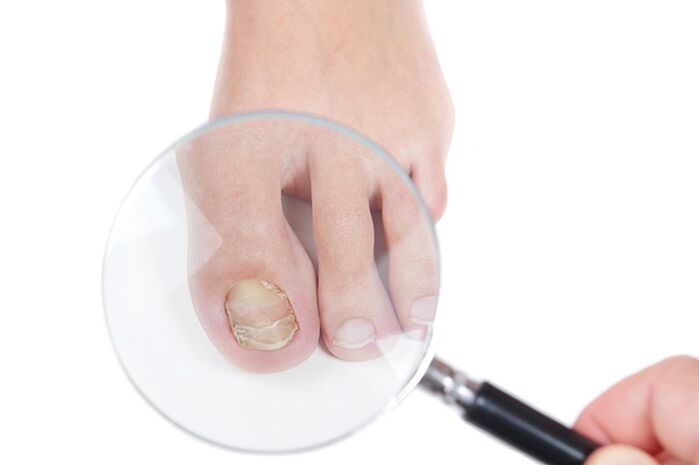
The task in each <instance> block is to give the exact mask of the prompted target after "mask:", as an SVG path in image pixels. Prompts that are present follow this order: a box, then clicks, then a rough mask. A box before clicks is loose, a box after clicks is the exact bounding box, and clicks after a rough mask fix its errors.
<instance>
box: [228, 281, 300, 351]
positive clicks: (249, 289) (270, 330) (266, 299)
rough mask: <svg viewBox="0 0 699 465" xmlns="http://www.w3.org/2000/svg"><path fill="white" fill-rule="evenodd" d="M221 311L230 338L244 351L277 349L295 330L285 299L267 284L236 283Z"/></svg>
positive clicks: (286, 298) (284, 295) (292, 312)
mask: <svg viewBox="0 0 699 465" xmlns="http://www.w3.org/2000/svg"><path fill="white" fill-rule="evenodd" d="M225 307H226V315H228V323H229V324H230V326H231V330H232V331H233V335H234V336H235V339H236V341H238V344H239V345H240V346H241V347H244V348H246V349H254V350H265V351H270V350H277V349H281V348H282V347H284V346H286V345H287V344H288V343H289V342H290V341H291V339H292V338H293V337H294V334H296V331H297V330H298V324H297V323H296V317H295V315H294V309H293V308H292V306H291V302H290V301H289V298H288V297H287V295H286V294H285V293H284V291H282V290H281V289H280V288H279V287H278V286H276V285H275V284H272V283H270V282H268V281H264V280H261V279H246V280H244V281H240V282H238V283H236V284H235V286H233V287H232V288H231V290H230V291H228V295H227V296H226V303H225Z"/></svg>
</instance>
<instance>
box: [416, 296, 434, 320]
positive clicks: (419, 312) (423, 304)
mask: <svg viewBox="0 0 699 465" xmlns="http://www.w3.org/2000/svg"><path fill="white" fill-rule="evenodd" d="M436 311H437V296H434V295H431V296H428V297H422V298H420V299H417V300H416V301H415V302H413V304H412V305H411V306H410V321H411V322H412V323H414V324H416V325H430V324H432V322H433V321H434V315H435V313H436Z"/></svg>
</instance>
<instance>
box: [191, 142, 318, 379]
mask: <svg viewBox="0 0 699 465" xmlns="http://www.w3.org/2000/svg"><path fill="white" fill-rule="evenodd" d="M230 146H231V145H230V144H228V147H230ZM234 146H235V145H234ZM237 147H238V148H237V150H232V149H230V148H227V150H226V153H228V152H234V153H235V152H237V153H235V155H234V156H233V157H231V158H230V159H226V160H222V159H221V157H223V156H222V155H220V153H215V152H216V151H215V150H211V147H208V146H207V147H204V148H202V147H201V146H199V147H197V149H196V150H194V152H193V153H192V154H191V156H189V155H190V154H188V153H186V152H185V153H184V154H178V164H179V167H180V172H181V174H182V178H183V182H184V185H185V192H186V197H187V199H186V203H187V214H188V220H189V247H188V254H189V257H188V262H189V278H190V279H189V282H190V286H189V287H190V293H191V295H192V301H193V304H194V307H195V310H196V313H197V316H198V318H199V321H200V322H201V324H202V327H203V328H204V330H205V331H206V333H207V335H208V336H209V338H210V339H211V341H212V342H213V343H214V345H215V346H216V347H217V349H218V350H219V351H220V352H221V353H222V354H223V355H224V356H226V357H227V358H228V359H229V360H231V361H232V362H233V363H234V364H236V365H237V366H239V367H241V368H244V369H246V370H251V371H266V372H269V371H280V370H284V369H287V368H291V367H293V366H295V365H298V364H299V363H301V362H303V361H304V360H305V359H306V358H308V357H309V356H310V354H311V353H312V352H313V350H314V349H315V347H316V346H317V343H318V338H319V320H318V310H317V300H316V288H315V273H314V270H313V265H312V264H311V262H310V259H309V258H308V255H307V254H306V252H305V250H304V248H303V246H302V245H301V243H300V242H299V240H298V238H297V237H296V235H295V234H294V232H293V231H292V229H291V228H290V227H289V225H288V223H287V222H286V219H285V217H284V214H283V211H282V203H281V192H280V189H279V177H278V176H275V169H274V164H273V163H271V162H270V160H266V163H265V166H266V167H267V168H268V170H267V171H261V170H259V169H258V168H257V164H256V162H255V158H252V161H251V160H250V159H248V160H246V156H245V154H246V151H245V146H242V147H241V146H237ZM248 155H250V154H248ZM248 158H249V157H248Z"/></svg>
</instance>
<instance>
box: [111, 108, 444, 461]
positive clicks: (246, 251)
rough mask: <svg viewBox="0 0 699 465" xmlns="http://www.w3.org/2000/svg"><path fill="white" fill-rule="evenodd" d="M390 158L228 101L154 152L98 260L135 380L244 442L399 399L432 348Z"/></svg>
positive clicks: (270, 444) (176, 412) (322, 433)
mask: <svg viewBox="0 0 699 465" xmlns="http://www.w3.org/2000/svg"><path fill="white" fill-rule="evenodd" d="M396 155H397V156H398V157H399V158H400V155H401V154H396ZM404 168H405V166H401V164H400V163H399V162H398V161H396V160H395V159H393V158H391V157H390V156H388V155H387V154H386V152H384V151H383V150H382V149H381V148H380V147H379V146H377V145H376V144H374V143H373V142H371V141H370V140H368V139H367V138H365V137H364V136H362V135H361V134H359V133H357V132H355V131H353V130H351V129H349V128H346V127H344V126H341V125H338V124H336V123H334V122H331V121H328V120H325V119H321V118H317V117H314V116H309V115H305V114H297V113H292V112H255V113H246V114H238V115H233V116H230V117H227V118H224V119H222V120H218V121H216V122H214V123H211V124H209V125H207V126H205V127H203V128H201V129H199V130H197V131H195V132H193V133H191V134H189V135H188V136H186V137H184V138H183V139H181V140H180V141H178V142H177V143H175V144H174V145H173V146H171V147H170V148H169V149H168V150H166V151H165V152H164V153H163V154H162V155H160V156H159V157H158V158H157V159H156V160H155V161H154V162H153V163H152V164H151V165H150V166H149V167H148V168H147V169H146V170H145V171H144V172H143V174H142V175H141V176H140V178H139V179H138V181H137V182H136V183H135V184H134V185H133V187H132V188H131V190H130V192H129V194H128V195H127V197H126V198H125V200H124V201H123V204H122V206H121V207H120V209H119V212H118V214H117V217H116V220H115V222H114V225H113V228H112V231H111V234H110V237H109V241H108V244H107V249H106V253H105V261H104V271H103V297H104V307H105V312H106V318H107V323H108V327H109V331H110V334H111V337H112V340H113V344H114V348H115V351H116V352H117V355H118V357H119V360H120V362H121V364H122V366H123V368H124V371H125V372H126V374H127V375H128V377H129V378H130V380H131V381H132V382H133V384H134V386H135V387H136V388H137V389H138V391H139V392H140V393H141V394H142V395H143V396H144V397H145V398H146V399H147V400H148V402H149V403H150V404H152V406H153V407H154V408H155V409H156V410H157V411H159V412H160V413H161V414H162V415H163V416H165V417H166V418H167V419H169V420H171V421H172V422H173V423H175V424H176V425H178V426H180V427H182V428H183V429H185V430H186V431H188V432H190V433H192V434H194V435H196V436H198V437H200V438H203V439H205V440H207V441H210V442H213V443H216V444H219V445H222V446H225V447H230V448H234V449H240V450H246V451H256V452H284V451H294V450H302V449H307V448H311V447H315V446H319V445H323V444H326V443H329V442H332V441H335V440H337V439H339V438H342V437H344V436H346V435H348V434H350V433H352V432H354V431H356V430H357V429H359V428H360V427H362V426H364V425H366V424H367V423H369V422H370V421H371V420H373V419H374V418H376V417H377V416H378V415H380V414H381V413H383V412H385V411H386V410H388V409H390V408H391V407H393V406H394V405H396V404H397V403H398V402H399V401H400V400H401V399H402V398H403V396H404V395H406V394H407V393H408V392H409V391H410V390H411V389H412V388H413V387H414V386H415V385H416V384H417V382H418V381H419V380H420V378H421V377H422V375H423V374H424V372H425V370H426V368H427V365H428V364H429V361H430V360H431V358H432V356H433V351H432V341H433V337H432V335H433V325H432V322H433V320H434V315H435V310H436V301H437V293H438V287H439V257H438V248H437V243H436V238H435V235H434V230H433V225H432V222H431V219H430V216H429V214H428V212H427V210H426V208H425V206H424V205H423V203H422V201H421V200H420V198H419V196H418V193H417V190H416V189H415V187H414V186H413V184H412V183H411V182H410V177H409V174H408V173H406V171H405V169H404ZM408 168H409V167H408Z"/></svg>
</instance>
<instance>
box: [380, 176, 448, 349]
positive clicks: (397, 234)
mask: <svg viewBox="0 0 699 465" xmlns="http://www.w3.org/2000/svg"><path fill="white" fill-rule="evenodd" d="M382 221H383V227H384V233H385V237H386V245H387V247H388V268H389V287H390V292H391V299H392V301H393V305H394V307H395V310H396V314H397V315H398V318H399V320H400V323H401V325H402V327H403V329H404V331H405V332H406V333H407V334H408V335H410V336H412V337H415V338H418V339H423V338H424V337H425V336H426V334H427V330H428V329H429V327H430V325H431V324H432V321H433V320H434V317H435V311H436V308H437V293H438V288H439V261H438V251H437V244H436V239H435V237H434V235H433V230H432V226H431V221H430V219H429V217H428V213H427V212H426V211H425V210H424V208H423V207H422V206H421V204H420V202H419V201H418V199H417V197H416V196H415V195H414V193H413V192H411V191H410V190H409V189H408V188H407V186H406V185H405V184H404V183H402V182H400V181H398V182H394V183H390V184H389V186H387V187H385V188H384V189H383V203H382Z"/></svg>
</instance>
